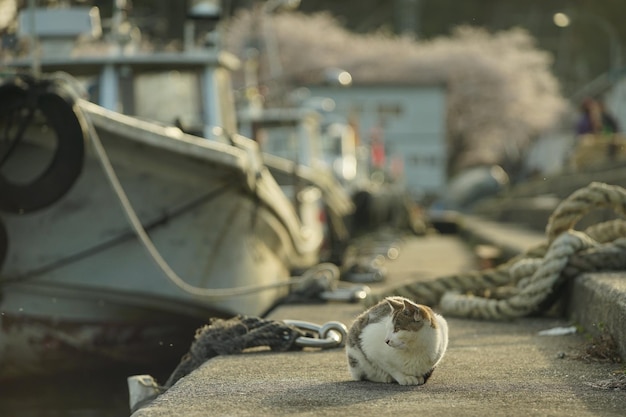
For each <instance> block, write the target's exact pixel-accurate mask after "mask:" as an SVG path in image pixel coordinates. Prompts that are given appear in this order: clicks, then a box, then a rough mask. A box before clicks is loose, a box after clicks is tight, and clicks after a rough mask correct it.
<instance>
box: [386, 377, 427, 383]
mask: <svg viewBox="0 0 626 417" xmlns="http://www.w3.org/2000/svg"><path fill="white" fill-rule="evenodd" d="M394 379H395V380H396V382H397V383H398V384H400V385H423V384H424V382H425V381H424V377H423V376H414V375H398V376H397V377H394Z"/></svg>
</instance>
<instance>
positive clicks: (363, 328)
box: [346, 297, 448, 385]
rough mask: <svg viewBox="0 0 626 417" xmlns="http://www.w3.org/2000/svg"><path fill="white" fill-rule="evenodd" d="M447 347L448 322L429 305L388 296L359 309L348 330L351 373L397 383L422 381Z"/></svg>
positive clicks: (360, 378) (365, 377) (361, 378)
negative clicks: (366, 308) (372, 304)
mask: <svg viewBox="0 0 626 417" xmlns="http://www.w3.org/2000/svg"><path fill="white" fill-rule="evenodd" d="M447 347H448V324H447V322H446V320H445V319H444V318H443V317H442V316H440V315H439V314H436V313H434V312H433V310H432V309H431V308H430V307H427V306H424V305H420V304H415V303H414V302H412V301H410V300H409V299H407V298H404V297H387V298H385V299H384V300H382V301H381V302H379V303H378V304H376V305H375V306H373V307H371V308H369V309H368V310H366V311H365V312H363V313H362V314H361V315H359V316H358V317H357V318H356V320H355V321H354V323H353V324H352V326H351V327H350V330H349V332H348V340H347V343H346V355H347V356H348V365H349V367H350V372H351V373H352V378H353V379H355V380H357V381H359V380H369V381H374V382H394V381H395V382H397V383H398V384H400V385H421V384H424V383H426V381H427V380H428V378H429V377H430V375H431V374H432V372H433V370H434V369H435V366H437V364H438V363H439V362H440V361H441V358H442V357H443V355H444V353H445V352H446V349H447Z"/></svg>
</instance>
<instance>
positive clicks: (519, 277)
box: [368, 182, 626, 319]
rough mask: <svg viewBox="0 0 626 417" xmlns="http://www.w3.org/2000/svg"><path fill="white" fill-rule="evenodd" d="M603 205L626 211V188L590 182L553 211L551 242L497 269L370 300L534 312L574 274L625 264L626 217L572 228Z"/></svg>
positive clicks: (464, 311) (496, 313) (452, 310)
mask: <svg viewBox="0 0 626 417" xmlns="http://www.w3.org/2000/svg"><path fill="white" fill-rule="evenodd" d="M599 207H611V208H614V209H615V211H616V212H618V213H620V214H625V213H626V190H624V189H623V188H621V187H616V186H611V185H606V184H601V183H595V182H594V183H591V184H590V185H589V186H587V187H585V188H582V189H580V190H578V191H576V192H574V193H573V194H572V195H571V196H570V197H568V198H567V199H566V200H564V201H563V202H561V204H560V205H559V206H558V207H557V209H556V210H555V211H554V213H553V214H552V216H550V220H549V222H548V226H547V227H546V234H547V235H548V236H549V239H548V242H549V244H548V243H544V244H541V245H538V246H536V247H534V248H531V249H529V250H527V251H526V252H525V253H524V254H522V255H519V256H517V257H515V258H513V259H511V260H510V261H509V262H507V263H505V264H502V265H500V266H498V267H496V268H494V269H490V270H486V271H472V272H467V273H461V274H456V275H451V276H446V277H440V278H438V279H435V280H433V281H427V282H415V283H410V284H407V285H403V286H400V287H397V288H393V289H391V290H389V291H385V292H384V293H380V294H374V295H373V296H372V297H370V299H369V300H368V304H369V305H372V304H374V303H375V302H378V301H379V300H381V299H382V298H384V297H386V296H388V295H401V296H405V297H407V298H411V299H413V300H415V301H417V302H420V303H424V304H430V305H436V304H440V307H441V308H442V309H443V310H444V312H445V313H447V314H450V315H457V316H463V317H473V318H486V319H506V318H513V317H520V316H524V315H527V314H529V313H532V312H534V311H536V310H537V309H538V308H539V306H540V305H541V303H542V302H544V301H545V300H546V299H547V298H548V297H549V296H550V294H551V292H552V291H553V290H554V288H555V287H558V286H559V285H560V283H562V282H563V281H564V280H565V279H567V278H569V277H573V276H576V275H578V274H580V273H582V272H589V271H602V270H624V269H626V221H624V220H622V219H618V220H611V221H607V222H603V223H599V224H596V225H593V226H591V227H589V228H587V229H586V230H585V231H584V232H577V231H573V230H571V228H572V227H573V226H574V225H575V223H576V222H577V221H578V220H579V219H580V218H582V216H584V215H585V214H586V213H588V212H589V211H591V210H592V209H593V208H599ZM498 287H501V288H506V289H507V291H506V294H507V296H506V297H504V298H501V299H494V298H484V297H478V296H475V295H462V293H468V292H476V291H479V290H485V289H492V288H498Z"/></svg>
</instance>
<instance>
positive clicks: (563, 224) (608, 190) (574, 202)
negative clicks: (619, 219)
mask: <svg viewBox="0 0 626 417" xmlns="http://www.w3.org/2000/svg"><path fill="white" fill-rule="evenodd" d="M600 207H608V208H611V209H613V210H615V212H616V213H618V214H621V215H626V191H625V190H624V189H623V188H622V187H618V186H616V185H608V184H604V183H600V182H592V183H591V184H589V185H588V186H587V187H585V188H581V189H579V190H577V191H574V192H573V193H572V194H571V195H570V196H569V197H568V198H567V199H565V200H563V201H562V202H561V204H559V205H558V207H557V208H556V209H555V210H554V212H553V213H552V215H551V216H550V218H549V219H548V225H547V226H546V236H547V237H548V241H550V242H551V241H553V240H554V239H555V238H556V237H557V236H558V235H560V234H561V233H563V232H564V231H566V230H569V229H571V228H572V227H574V225H575V224H576V223H577V222H578V220H580V219H581V218H582V217H583V216H584V215H585V214H587V213H589V212H590V211H591V210H593V209H595V208H600Z"/></svg>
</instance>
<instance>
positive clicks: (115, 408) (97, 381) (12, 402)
mask: <svg viewBox="0 0 626 417" xmlns="http://www.w3.org/2000/svg"><path fill="white" fill-rule="evenodd" d="M159 368H164V367H163V366H160V367H158V366H157V367H154V368H152V369H137V368H135V369H129V368H116V369H108V370H104V371H97V372H80V373H79V372H76V373H65V374H59V375H53V376H46V377H38V378H34V377H33V378H25V379H20V380H16V381H10V382H1V383H0V416H2V417H121V416H129V415H130V408H129V404H128V386H127V384H126V378H127V377H128V376H129V375H135V374H143V373H148V374H151V375H154V376H155V377H156V378H157V379H158V381H159V382H163V381H165V380H166V379H167V377H168V376H169V373H170V372H171V371H172V370H173V368H170V367H167V369H159Z"/></svg>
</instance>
